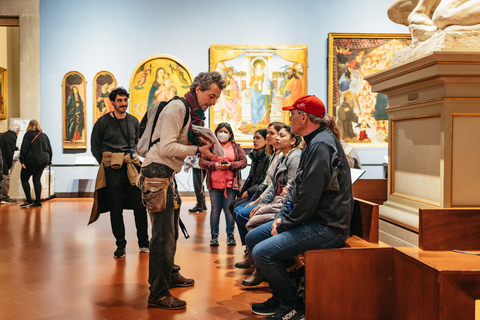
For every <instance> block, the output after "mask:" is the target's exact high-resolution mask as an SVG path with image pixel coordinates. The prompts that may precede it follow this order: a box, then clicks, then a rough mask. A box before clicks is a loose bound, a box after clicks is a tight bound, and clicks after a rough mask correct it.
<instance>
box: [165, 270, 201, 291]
mask: <svg viewBox="0 0 480 320" xmlns="http://www.w3.org/2000/svg"><path fill="white" fill-rule="evenodd" d="M194 284H195V280H193V279H188V278H185V277H184V276H182V275H181V274H180V272H174V273H172V276H171V277H170V289H171V288H175V287H191V286H193V285H194Z"/></svg>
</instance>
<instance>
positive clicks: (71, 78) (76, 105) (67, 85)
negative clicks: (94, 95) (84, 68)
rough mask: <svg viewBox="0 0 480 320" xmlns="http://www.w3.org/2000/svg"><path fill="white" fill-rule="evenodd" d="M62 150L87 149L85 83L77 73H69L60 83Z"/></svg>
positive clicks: (81, 75) (83, 78)
mask: <svg viewBox="0 0 480 320" xmlns="http://www.w3.org/2000/svg"><path fill="white" fill-rule="evenodd" d="M62 89H63V148H64V149H86V148H87V134H86V132H87V118H86V101H87V100H86V82H85V77H84V76H83V74H81V73H80V72H78V71H70V72H68V73H67V74H66V75H65V76H64V77H63V81H62Z"/></svg>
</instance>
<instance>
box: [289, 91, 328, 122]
mask: <svg viewBox="0 0 480 320" xmlns="http://www.w3.org/2000/svg"><path fill="white" fill-rule="evenodd" d="M294 109H298V110H301V111H304V112H307V113H311V114H314V115H316V116H319V117H322V118H324V117H325V105H324V104H323V102H322V101H321V100H320V99H318V98H317V97H315V96H314V95H308V96H301V97H300V98H298V99H297V101H295V102H294V103H293V104H292V105H291V106H287V107H283V108H282V110H285V111H288V110H294Z"/></svg>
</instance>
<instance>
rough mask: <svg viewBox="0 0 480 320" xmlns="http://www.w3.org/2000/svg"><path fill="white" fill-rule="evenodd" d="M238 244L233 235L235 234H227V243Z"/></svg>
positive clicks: (230, 244)
mask: <svg viewBox="0 0 480 320" xmlns="http://www.w3.org/2000/svg"><path fill="white" fill-rule="evenodd" d="M236 244H237V241H235V237H234V236H233V234H229V235H227V245H229V246H234V245H236Z"/></svg>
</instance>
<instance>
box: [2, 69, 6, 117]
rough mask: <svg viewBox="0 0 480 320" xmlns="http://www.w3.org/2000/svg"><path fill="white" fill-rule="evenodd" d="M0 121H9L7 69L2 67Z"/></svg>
mask: <svg viewBox="0 0 480 320" xmlns="http://www.w3.org/2000/svg"><path fill="white" fill-rule="evenodd" d="M0 119H7V69H4V68H2V67H0Z"/></svg>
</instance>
